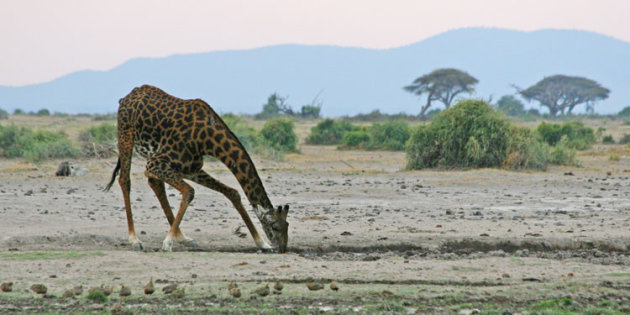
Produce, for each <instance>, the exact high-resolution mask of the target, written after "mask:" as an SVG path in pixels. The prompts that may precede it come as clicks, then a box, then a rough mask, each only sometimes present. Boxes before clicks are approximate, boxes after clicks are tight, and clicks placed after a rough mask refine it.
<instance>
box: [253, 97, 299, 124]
mask: <svg viewBox="0 0 630 315" xmlns="http://www.w3.org/2000/svg"><path fill="white" fill-rule="evenodd" d="M286 101H287V98H286V97H282V96H280V95H278V93H273V94H271V95H269V97H268V98H267V103H265V104H263V110H262V112H260V113H258V114H256V115H255V116H254V118H256V119H273V118H276V117H278V116H280V115H289V116H291V115H293V114H294V112H293V109H291V106H289V105H288V104H287V103H286Z"/></svg>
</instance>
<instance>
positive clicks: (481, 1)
mask: <svg viewBox="0 0 630 315" xmlns="http://www.w3.org/2000/svg"><path fill="white" fill-rule="evenodd" d="M476 26H484V27H500V28H508V29H517V30H537V29H543V28H561V29H580V30H588V31H594V32H598V33H601V34H606V35H610V36H613V37H615V38H618V39H622V40H625V41H630V0H439V1H438V0H435V1H420V0H417V1H402V0H401V1H398V0H389V1H372V0H361V1H359V0H357V1H344V0H332V1H329V0H312V1H299V0H278V1H264V0H251V1H243V0H228V1H195V0H177V1H175V0H174V1H155V0H153V1H136V0H106V1H103V0H98V1H91V0H56V1H52V0H50V1H48V0H42V1H34V0H33V1H29V0H1V1H0V40H1V43H2V46H0V47H1V48H0V85H24V84H32V83H39V82H45V81H50V80H52V79H55V78H57V77H59V76H61V75H65V74H68V73H71V72H74V71H78V70H84V69H93V70H107V69H111V68H113V67H115V66H117V65H119V64H121V63H123V62H124V61H126V60H129V59H131V58H135V57H161V56H168V55H172V54H182V53H190V52H206V51H213V50H226V49H244V48H253V47H260V46H267V45H274V44H281V43H300V44H331V45H341V46H357V47H367V48H390V47H397V46H402V45H406V44H410V43H413V42H417V41H419V40H422V39H425V38H427V37H430V36H433V35H436V34H439V33H441V32H444V31H447V30H450V29H454V28H462V27H476Z"/></svg>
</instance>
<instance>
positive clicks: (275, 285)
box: [273, 280, 284, 291]
mask: <svg viewBox="0 0 630 315" xmlns="http://www.w3.org/2000/svg"><path fill="white" fill-rule="evenodd" d="M273 289H274V290H276V291H282V289H284V285H283V284H282V282H280V280H278V281H276V284H274V285H273Z"/></svg>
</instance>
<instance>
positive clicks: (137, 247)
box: [131, 243, 144, 251]
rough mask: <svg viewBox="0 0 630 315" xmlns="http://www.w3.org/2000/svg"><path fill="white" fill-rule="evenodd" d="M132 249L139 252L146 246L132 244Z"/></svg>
mask: <svg viewBox="0 0 630 315" xmlns="http://www.w3.org/2000/svg"><path fill="white" fill-rule="evenodd" d="M131 249H133V250H137V251H143V250H144V246H142V243H135V244H131Z"/></svg>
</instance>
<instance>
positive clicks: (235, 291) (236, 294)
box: [230, 287, 241, 298]
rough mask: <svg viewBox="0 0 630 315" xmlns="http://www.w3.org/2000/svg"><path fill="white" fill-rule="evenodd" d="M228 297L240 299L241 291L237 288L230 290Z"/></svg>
mask: <svg viewBox="0 0 630 315" xmlns="http://www.w3.org/2000/svg"><path fill="white" fill-rule="evenodd" d="M230 295H231V296H233V297H235V298H240V297H241V289H239V288H236V287H235V288H231V289H230Z"/></svg>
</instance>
